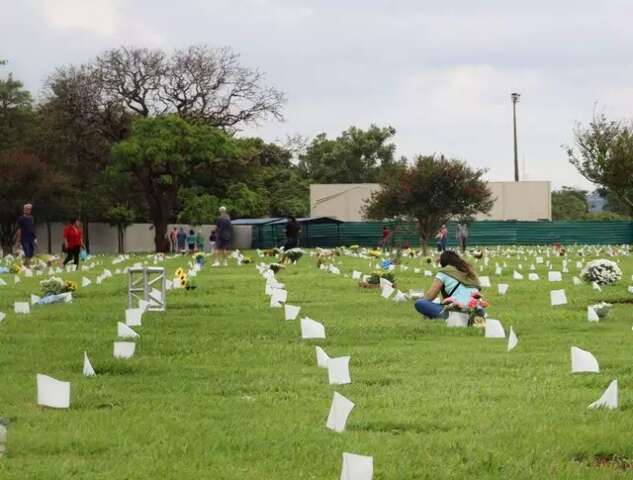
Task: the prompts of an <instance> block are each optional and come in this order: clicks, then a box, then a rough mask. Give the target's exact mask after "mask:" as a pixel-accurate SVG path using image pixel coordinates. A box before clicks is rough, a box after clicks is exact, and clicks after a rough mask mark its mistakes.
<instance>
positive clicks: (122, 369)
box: [97, 361, 137, 376]
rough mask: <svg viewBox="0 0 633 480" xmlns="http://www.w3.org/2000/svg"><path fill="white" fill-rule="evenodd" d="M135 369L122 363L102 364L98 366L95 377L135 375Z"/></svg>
mask: <svg viewBox="0 0 633 480" xmlns="http://www.w3.org/2000/svg"><path fill="white" fill-rule="evenodd" d="M136 373H137V369H136V368H134V367H133V366H132V365H130V364H129V363H124V362H112V361H110V362H104V363H103V364H102V365H99V369H98V371H97V375H112V376H119V375H130V374H136Z"/></svg>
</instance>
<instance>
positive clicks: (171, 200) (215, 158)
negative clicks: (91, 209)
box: [110, 115, 239, 252]
mask: <svg viewBox="0 0 633 480" xmlns="http://www.w3.org/2000/svg"><path fill="white" fill-rule="evenodd" d="M238 153H239V152H238V147H237V145H236V142H235V141H234V140H233V139H232V138H231V137H230V136H228V135H226V134H225V133H223V132H221V131H220V130H216V129H213V128H211V127H207V126H203V125H192V124H190V123H187V122H186V121H185V120H183V119H182V118H179V117H177V116H173V115H168V116H163V117H157V118H138V119H137V120H135V121H134V123H133V126H132V133H131V134H130V136H129V137H128V138H127V139H126V140H123V141H121V142H119V143H117V144H116V145H114V147H113V148H112V165H111V167H110V169H111V171H113V172H115V174H117V175H130V176H132V177H133V178H134V180H135V181H136V182H137V184H138V185H139V187H140V188H141V190H142V192H143V195H144V197H145V201H146V203H147V206H148V208H149V215H150V218H151V220H152V222H153V224H154V243H155V246H156V250H157V251H159V252H164V251H167V250H168V242H167V239H166V238H165V234H166V232H167V224H168V223H169V220H170V219H171V218H173V216H174V215H175V213H176V212H175V209H176V207H177V205H178V194H179V193H180V190H181V188H188V187H191V186H195V184H196V183H195V182H196V180H197V176H198V173H199V172H204V171H207V172H212V171H214V170H220V169H221V168H222V165H223V164H225V163H226V162H227V161H230V158H232V157H234V156H236V155H237V154H238Z"/></svg>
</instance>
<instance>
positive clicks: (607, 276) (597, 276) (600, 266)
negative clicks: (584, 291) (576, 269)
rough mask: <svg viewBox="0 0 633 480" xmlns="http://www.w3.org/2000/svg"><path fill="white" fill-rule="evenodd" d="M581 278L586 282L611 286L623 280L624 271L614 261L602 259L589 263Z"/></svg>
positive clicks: (582, 271) (581, 273)
mask: <svg viewBox="0 0 633 480" xmlns="http://www.w3.org/2000/svg"><path fill="white" fill-rule="evenodd" d="M580 276H581V277H582V279H583V280H585V281H586V282H595V283H597V284H598V285H611V284H614V283H616V282H617V281H618V280H620V279H621V278H622V270H620V267H618V264H617V263H615V262H614V261H611V260H606V259H604V258H601V259H598V260H593V261H591V262H589V263H587V265H585V267H584V268H583V269H582V270H581V272H580Z"/></svg>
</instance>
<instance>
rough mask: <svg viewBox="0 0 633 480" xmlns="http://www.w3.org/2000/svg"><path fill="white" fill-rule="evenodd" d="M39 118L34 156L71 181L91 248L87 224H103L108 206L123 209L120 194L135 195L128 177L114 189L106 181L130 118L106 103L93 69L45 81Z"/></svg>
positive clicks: (65, 71) (119, 107)
mask: <svg viewBox="0 0 633 480" xmlns="http://www.w3.org/2000/svg"><path fill="white" fill-rule="evenodd" d="M37 115H38V125H39V128H38V131H37V137H36V141H35V142H34V143H35V148H36V151H37V155H38V156H39V157H40V158H43V159H46V161H47V162H48V163H49V164H51V165H54V166H56V167H57V168H58V169H63V171H64V172H66V174H67V175H68V176H69V178H70V179H71V182H72V184H73V188H74V191H75V197H74V198H73V200H72V203H73V206H74V208H75V210H76V212H75V214H76V215H78V216H79V217H80V218H81V220H82V222H83V225H84V239H85V243H86V246H87V247H88V248H90V237H89V235H88V233H89V228H88V226H89V223H90V222H92V221H101V220H106V221H107V220H108V210H109V209H110V208H111V207H113V206H114V207H115V206H116V205H117V204H127V201H122V200H121V199H120V197H121V195H122V193H125V195H126V196H128V195H129V194H130V193H132V192H136V193H138V191H139V189H138V187H137V186H136V184H135V183H133V182H129V178H128V181H127V184H125V185H124V186H123V187H121V188H119V189H113V188H111V186H110V185H109V184H110V183H111V181H110V179H109V178H105V177H104V173H105V170H106V167H107V165H108V162H109V155H110V149H111V148H112V145H113V144H114V143H115V142H117V141H120V140H122V139H123V138H125V137H126V136H127V135H128V134H129V130H130V123H131V119H132V116H131V115H130V114H129V113H128V112H126V110H125V106H124V105H123V104H122V103H121V102H119V101H117V100H115V99H112V98H104V96H103V89H102V87H101V86H100V83H99V79H98V77H97V75H96V73H95V71H94V70H92V69H89V68H75V67H70V68H65V69H59V70H57V71H56V72H55V73H54V74H52V75H51V76H50V77H49V78H48V80H47V82H46V85H45V90H44V99H43V102H42V103H41V104H40V105H39V107H38V109H37ZM123 180H125V179H124V178H123ZM124 183H125V182H124ZM111 193H114V197H112V195H111Z"/></svg>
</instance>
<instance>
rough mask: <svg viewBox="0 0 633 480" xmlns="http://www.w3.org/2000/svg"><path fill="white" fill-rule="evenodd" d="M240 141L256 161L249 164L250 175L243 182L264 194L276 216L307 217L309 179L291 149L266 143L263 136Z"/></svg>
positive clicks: (271, 212) (269, 208) (270, 211)
mask: <svg viewBox="0 0 633 480" xmlns="http://www.w3.org/2000/svg"><path fill="white" fill-rule="evenodd" d="M241 141H242V145H243V146H244V148H245V150H248V151H249V152H250V154H249V155H250V156H252V158H253V160H254V162H253V163H252V164H251V165H250V168H251V172H252V173H251V175H249V176H248V177H247V178H246V179H245V180H242V182H243V183H245V184H246V185H248V187H249V189H251V190H254V191H257V192H260V194H262V195H263V196H264V197H265V199H266V203H267V206H268V211H267V212H266V213H267V214H268V215H270V216H273V217H277V216H287V215H294V216H299V217H301V216H307V214H308V213H309V211H310V204H309V196H310V188H309V181H308V179H307V178H305V177H304V176H302V174H301V171H300V170H299V168H298V167H297V166H296V165H295V164H294V162H293V160H292V156H293V154H292V151H291V150H290V149H289V148H287V147H282V146H279V145H276V144H272V143H265V142H264V141H263V140H262V139H260V138H249V139H243V140H241ZM258 210H259V209H258Z"/></svg>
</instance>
